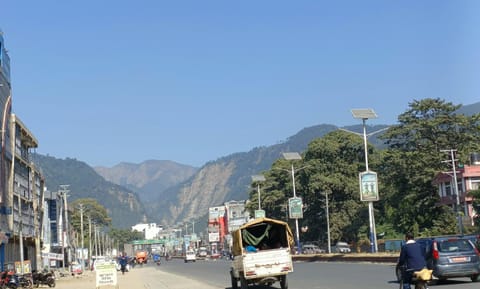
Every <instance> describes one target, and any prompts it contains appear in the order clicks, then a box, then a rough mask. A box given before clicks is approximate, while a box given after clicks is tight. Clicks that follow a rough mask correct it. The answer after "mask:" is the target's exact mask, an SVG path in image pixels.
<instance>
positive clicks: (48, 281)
mask: <svg viewBox="0 0 480 289" xmlns="http://www.w3.org/2000/svg"><path fill="white" fill-rule="evenodd" d="M32 279H33V285H34V286H35V287H39V286H40V285H47V286H48V287H55V275H54V274H53V272H52V271H47V272H36V271H34V272H33V273H32Z"/></svg>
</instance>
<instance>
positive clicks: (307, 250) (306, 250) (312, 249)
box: [302, 244, 325, 254]
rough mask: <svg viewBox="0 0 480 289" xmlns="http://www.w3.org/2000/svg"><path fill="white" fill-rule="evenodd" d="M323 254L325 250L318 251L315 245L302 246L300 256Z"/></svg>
mask: <svg viewBox="0 0 480 289" xmlns="http://www.w3.org/2000/svg"><path fill="white" fill-rule="evenodd" d="M319 253H325V250H323V249H320V248H319V247H318V246H317V245H313V244H307V245H303V246H302V254H319Z"/></svg>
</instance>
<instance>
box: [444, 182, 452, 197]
mask: <svg viewBox="0 0 480 289" xmlns="http://www.w3.org/2000/svg"><path fill="white" fill-rule="evenodd" d="M444 185H445V187H444V193H445V196H447V197H448V196H451V195H452V186H451V184H450V182H445V184H444Z"/></svg>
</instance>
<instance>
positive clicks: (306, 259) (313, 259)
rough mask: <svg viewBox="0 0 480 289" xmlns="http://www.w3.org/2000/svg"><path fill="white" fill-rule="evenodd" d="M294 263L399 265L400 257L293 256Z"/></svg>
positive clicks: (354, 255) (349, 255) (347, 255)
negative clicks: (321, 262)
mask: <svg viewBox="0 0 480 289" xmlns="http://www.w3.org/2000/svg"><path fill="white" fill-rule="evenodd" d="M292 259H293V261H303V262H317V261H323V262H372V263H394V264H395V263H397V259H398V256H392V255H388V256H378V255H373V254H372V255H370V256H369V255H364V254H362V255H357V254H316V255H293V256H292Z"/></svg>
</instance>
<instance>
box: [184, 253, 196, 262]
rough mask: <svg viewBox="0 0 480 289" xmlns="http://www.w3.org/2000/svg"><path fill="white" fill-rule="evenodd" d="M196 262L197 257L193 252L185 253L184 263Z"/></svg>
mask: <svg viewBox="0 0 480 289" xmlns="http://www.w3.org/2000/svg"><path fill="white" fill-rule="evenodd" d="M196 260H197V255H196V254H195V251H187V253H185V263H187V262H195V261H196Z"/></svg>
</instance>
